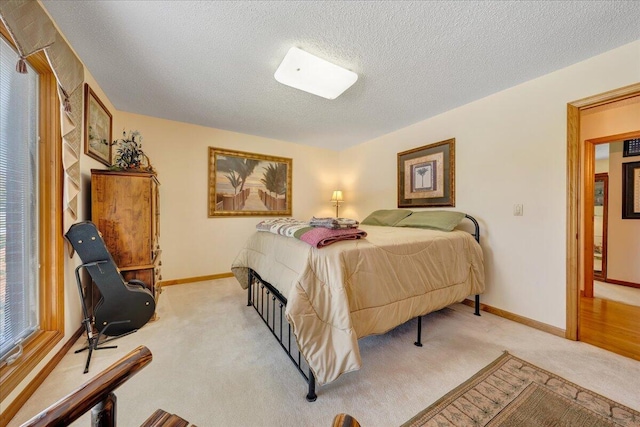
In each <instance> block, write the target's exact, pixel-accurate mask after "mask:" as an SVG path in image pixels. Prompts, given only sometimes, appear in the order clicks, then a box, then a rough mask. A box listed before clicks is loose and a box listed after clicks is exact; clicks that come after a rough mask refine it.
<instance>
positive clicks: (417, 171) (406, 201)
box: [398, 138, 456, 208]
mask: <svg viewBox="0 0 640 427" xmlns="http://www.w3.org/2000/svg"><path fill="white" fill-rule="evenodd" d="M455 143H456V140H455V138H451V139H447V140H444V141H440V142H436V143H434V144H429V145H424V146H422V147H418V148H413V149H411V150H407V151H403V152H401V153H398V207H399V208H421V207H444V206H451V207H453V206H455V205H456V191H455V190H456V186H455V164H456V163H455Z"/></svg>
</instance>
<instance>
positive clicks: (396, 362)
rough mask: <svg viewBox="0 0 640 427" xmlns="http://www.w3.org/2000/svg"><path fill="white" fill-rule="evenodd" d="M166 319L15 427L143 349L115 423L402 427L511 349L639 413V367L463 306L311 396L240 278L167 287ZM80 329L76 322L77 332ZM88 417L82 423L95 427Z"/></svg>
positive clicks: (69, 368)
mask: <svg viewBox="0 0 640 427" xmlns="http://www.w3.org/2000/svg"><path fill="white" fill-rule="evenodd" d="M158 314H159V319H158V320H157V321H155V322H152V323H149V324H148V325H146V326H145V327H144V328H142V329H141V330H140V331H138V332H137V333H135V334H132V335H129V336H127V337H123V338H121V339H119V340H116V341H115V343H117V344H118V348H117V349H115V350H102V351H98V352H96V353H94V356H93V359H92V363H91V369H90V372H89V373H88V374H86V375H83V374H82V369H83V366H84V362H85V359H86V353H80V354H73V351H74V350H75V349H77V348H80V347H81V346H83V345H84V339H81V340H79V341H78V342H77V343H76V345H75V346H74V348H73V349H72V350H71V351H70V352H69V354H67V355H66V356H65V357H64V358H63V360H62V362H61V363H60V364H59V365H58V366H57V367H56V368H55V370H54V371H53V372H52V373H51V375H49V377H48V378H47V379H46V380H45V382H44V383H43V384H42V386H41V387H40V388H39V389H38V390H37V391H36V392H35V394H34V395H33V396H32V397H31V398H30V399H29V401H28V402H27V403H26V404H25V406H24V407H23V408H22V409H21V410H20V412H18V414H17V415H16V417H14V419H13V420H12V421H11V422H10V423H9V426H11V427H13V426H19V425H20V424H21V423H23V422H25V421H26V420H28V419H29V418H31V417H32V416H34V415H35V414H37V413H38V412H39V411H41V410H42V409H44V408H46V407H47V406H48V405H50V404H52V403H54V402H55V401H57V400H58V399H60V398H61V397H63V396H64V395H66V394H67V393H68V392H70V391H72V390H73V389H75V388H76V387H78V386H79V385H80V384H82V383H83V382H85V381H86V380H88V379H89V378H91V377H92V376H94V375H96V374H98V373H99V372H100V371H101V370H102V369H104V368H106V367H107V366H109V365H110V364H112V363H113V362H115V361H116V360H118V359H119V358H120V357H122V356H123V355H125V354H126V353H128V352H129V351H131V350H132V349H134V348H135V347H136V346H138V345H145V346H147V347H148V348H149V349H150V350H151V352H152V353H153V361H152V362H151V364H150V365H149V366H147V367H146V368H144V369H143V370H142V371H141V372H140V373H139V374H137V375H136V376H134V377H132V378H131V379H129V381H127V382H126V383H125V384H124V385H122V386H121V387H120V388H119V389H118V390H116V395H117V398H118V409H117V416H118V423H119V425H120V426H124V427H128V426H138V425H140V424H141V423H142V422H143V421H144V420H145V419H146V418H147V417H148V416H149V415H150V414H151V413H152V412H153V411H154V410H155V409H157V408H162V409H164V410H166V411H168V412H171V413H176V414H178V415H180V416H181V417H183V418H185V419H187V420H189V421H190V422H192V423H194V424H196V425H198V426H199V427H207V426H265V427H266V426H323V427H328V426H330V425H331V422H332V420H333V417H334V416H335V414H337V413H339V412H346V413H349V414H351V415H353V416H354V417H355V418H357V419H358V421H360V423H361V424H362V426H363V427H374V426H385V427H387V426H398V425H400V424H402V423H403V422H405V421H407V420H409V419H410V418H411V417H413V416H414V415H415V414H417V413H418V412H420V411H421V410H423V409H424V408H426V407H427V406H428V405H429V404H431V403H433V402H434V401H435V400H437V399H438V398H440V397H441V396H442V395H444V394H446V393H447V392H448V391H450V390H451V389H453V388H455V387H456V386H457V385H459V384H460V383H462V382H463V381H465V380H466V379H468V378H469V377H471V376H472V375H474V374H475V373H476V372H477V371H479V370H480V369H482V368H483V367H484V366H486V365H487V364H489V363H490V362H492V361H493V360H494V359H496V358H497V357H498V356H500V354H502V352H503V351H504V350H507V351H509V352H510V353H511V354H513V355H515V356H517V357H520V358H522V359H525V360H527V361H529V362H531V363H534V364H536V365H537V366H539V367H541V368H543V369H546V370H549V371H552V372H554V373H556V374H558V375H560V376H563V377H564V378H566V379H567V380H569V381H572V382H575V383H577V384H579V385H581V386H583V387H585V388H588V389H591V390H593V391H595V392H596V393H600V394H602V395H604V396H606V397H608V398H610V399H613V400H616V401H618V402H620V403H622V404H624V405H627V406H629V407H630V408H633V409H636V410H640V387H638V382H637V379H638V378H640V362H638V361H635V360H632V359H628V358H625V357H622V356H619V355H616V354H614V353H610V352H608V351H605V350H602V349H599V348H597V347H593V346H591V345H588V344H584V343H579V342H572V341H569V340H566V339H563V338H559V337H556V336H553V335H550V334H547V333H544V332H541V331H538V330H535V329H531V328H529V327H526V326H523V325H520V324H518V323H514V322H511V321H509V320H506V319H503V318H500V317H496V316H493V315H491V314H488V313H484V312H483V313H482V317H480V318H478V317H476V316H473V314H472V308H471V307H467V306H465V305H462V304H455V305H453V306H451V307H449V308H446V309H444V310H441V311H439V312H436V313H432V314H430V315H428V316H427V317H426V318H425V319H424V322H423V342H424V347H422V348H418V347H415V346H414V345H413V341H414V340H415V336H414V335H415V328H416V321H415V320H414V321H411V322H409V323H407V324H405V325H403V326H400V327H398V328H396V329H394V330H393V331H390V332H389V333H387V334H385V335H381V336H373V337H367V338H364V339H361V340H360V349H361V355H362V359H363V367H362V369H361V370H360V371H357V372H353V373H349V374H346V375H343V376H342V377H341V378H339V379H338V380H337V381H335V382H334V383H332V384H330V385H327V386H323V387H320V388H319V391H318V400H317V401H316V402H314V403H307V402H306V401H305V399H304V396H305V393H306V384H305V383H304V381H303V379H302V377H301V376H300V374H299V373H298V372H297V371H296V369H295V368H294V367H293V365H292V364H291V362H290V361H289V360H288V359H287V356H286V355H285V354H284V352H283V351H282V350H281V349H280V347H279V344H278V343H277V342H276V341H275V340H274V339H273V337H272V336H271V333H270V332H269V331H268V330H267V328H266V326H265V325H264V324H263V323H262V321H261V320H260V319H259V317H258V315H257V314H256V313H255V312H254V310H253V309H252V308H251V307H247V306H246V294H245V292H244V291H242V289H241V288H240V286H239V285H238V284H237V282H236V281H235V279H232V278H229V279H221V280H216V281H207V282H199V283H192V284H184V285H179V286H171V287H165V288H164V292H163V293H162V295H161V297H160V301H159V305H158ZM78 326H79V325H78ZM89 424H90V422H89V415H85V416H84V417H83V418H81V419H80V420H78V421H77V422H76V423H74V425H77V426H80V425H82V426H87V425H89Z"/></svg>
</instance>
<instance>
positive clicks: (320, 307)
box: [231, 209, 485, 401]
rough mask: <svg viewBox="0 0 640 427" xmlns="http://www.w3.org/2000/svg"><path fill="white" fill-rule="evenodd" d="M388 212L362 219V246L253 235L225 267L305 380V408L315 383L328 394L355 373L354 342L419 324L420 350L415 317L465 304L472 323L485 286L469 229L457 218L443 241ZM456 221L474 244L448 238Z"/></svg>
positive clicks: (437, 233)
mask: <svg viewBox="0 0 640 427" xmlns="http://www.w3.org/2000/svg"><path fill="white" fill-rule="evenodd" d="M398 211H400V212H398ZM380 212H385V211H376V212H374V213H372V215H374V214H375V213H380ZM386 212H387V216H384V215H382V216H381V217H382V220H381V221H375V220H374V221H371V220H370V221H367V220H368V219H369V218H370V217H372V215H370V216H369V217H367V219H365V220H364V221H363V222H362V224H361V225H360V227H359V229H360V230H363V231H364V232H365V233H366V238H364V239H359V240H346V241H339V242H336V243H333V244H331V245H329V246H326V247H323V248H320V249H319V248H317V247H314V246H311V245H309V244H307V243H305V242H303V241H301V240H297V239H294V238H290V237H284V236H280V235H276V234H272V233H267V232H264V231H256V232H255V233H254V234H253V235H252V236H251V237H250V238H249V239H248V240H247V242H246V243H245V245H244V247H243V248H242V250H241V251H240V253H239V254H238V256H237V257H236V259H235V261H234V262H233V265H232V268H231V270H232V272H233V273H234V275H235V277H236V278H237V279H238V281H239V282H240V284H241V286H242V287H243V288H245V289H247V305H252V306H253V307H254V308H255V309H256V311H258V313H259V314H260V315H261V317H262V319H263V320H264V321H265V323H266V324H267V325H268V326H269V328H270V329H271V332H272V334H273V335H274V336H275V337H276V339H277V340H278V341H279V342H280V345H281V346H282V348H283V349H284V350H285V351H286V352H287V354H288V355H289V358H290V359H291V360H292V361H293V362H294V364H295V365H296V367H297V368H298V370H299V371H300V373H301V374H302V375H303V376H304V377H305V379H306V380H307V382H308V385H309V390H308V393H307V400H309V401H313V400H315V398H316V393H315V383H316V382H317V383H318V384H320V385H322V384H327V383H329V382H332V381H334V380H336V379H337V378H338V377H340V376H341V375H343V374H345V373H347V372H352V371H355V370H358V369H359V368H360V367H361V359H360V351H359V347H358V339H359V338H362V337H365V336H368V335H373V334H383V333H385V332H387V331H389V330H391V329H393V328H395V327H397V326H399V325H401V324H403V323H405V322H407V321H409V320H411V319H414V318H416V317H417V318H418V339H417V341H416V345H421V338H420V334H421V316H424V315H426V314H428V313H430V312H433V311H436V310H440V309H442V308H444V307H446V306H448V305H450V304H452V303H455V302H459V301H462V300H464V299H465V298H466V297H468V296H470V295H475V300H476V313H475V314H477V315H479V311H478V310H479V308H478V307H479V294H481V293H482V292H484V288H485V284H484V266H483V256H482V250H481V248H480V245H479V238H480V236H479V227H478V223H477V221H476V220H475V219H474V218H472V217H470V216H468V215H465V214H461V213H458V214H459V216H458V220H457V221H456V220H454V221H449V223H448V224H447V227H445V228H446V229H447V230H448V229H449V228H450V229H451V231H444V229H432V228H430V227H426V228H425V227H424V221H423V219H421V218H419V217H420V216H421V214H423V215H427V216H429V215H432V214H433V212H429V213H422V212H420V213H417V212H411V211H407V210H399V209H398V210H390V211H386ZM389 212H390V213H389ZM441 212H448V211H441ZM391 214H393V215H391ZM416 214H417V215H416ZM390 215H391V217H392V218H390V217H389V216H390ZM413 215H415V216H414V218H412V219H411V220H409V218H410V217H411V216H413ZM447 215H449V216H450V214H447ZM378 217H380V215H378ZM396 217H402V219H400V220H399V221H396V219H397V218H396ZM463 218H467V219H469V220H470V221H472V223H473V225H474V232H473V233H472V234H471V233H469V232H467V231H463V230H458V229H453V227H455V225H456V224H457V223H458V222H460V220H461V219H463ZM374 219H375V218H374ZM429 224H430V222H429ZM451 225H453V226H451ZM416 227H418V228H416ZM283 318H284V319H283ZM307 368H308V369H307Z"/></svg>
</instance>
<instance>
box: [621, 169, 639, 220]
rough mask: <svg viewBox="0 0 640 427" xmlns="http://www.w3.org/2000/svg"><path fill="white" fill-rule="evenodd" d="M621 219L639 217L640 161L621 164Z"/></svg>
mask: <svg viewBox="0 0 640 427" xmlns="http://www.w3.org/2000/svg"><path fill="white" fill-rule="evenodd" d="M622 219H640V162H631V163H623V164H622Z"/></svg>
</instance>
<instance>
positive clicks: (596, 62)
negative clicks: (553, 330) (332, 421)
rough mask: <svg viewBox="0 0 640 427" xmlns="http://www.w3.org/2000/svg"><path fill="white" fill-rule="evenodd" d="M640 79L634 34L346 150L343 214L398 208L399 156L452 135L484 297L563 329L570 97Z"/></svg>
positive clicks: (460, 203)
mask: <svg viewBox="0 0 640 427" xmlns="http://www.w3.org/2000/svg"><path fill="white" fill-rule="evenodd" d="M639 80H640V41H636V42H634V43H631V44H628V45H625V46H622V47H620V48H618V49H615V50H612V51H609V52H607V53H604V54H602V55H599V56H596V57H593V58H591V59H588V60H586V61H583V62H581V63H578V64H575V65H573V66H570V67H567V68H565V69H562V70H559V71H556V72H553V73H551V74H548V75H545V76H543V77H540V78H537V79H535V80H531V81H528V82H526V83H523V84H521V85H518V86H516V87H513V88H510V89H507V90H505V91H502V92H499V93H496V94H493V95H491V96H488V97H486V98H484V99H481V100H478V101H475V102H472V103H470V104H467V105H464V106H462V107H459V108H456V109H454V110H451V111H448V112H446V113H443V114H441V115H439V116H436V117H433V118H431V119H427V120H424V121H422V122H419V123H416V124H414V125H411V126H409V127H406V128H403V129H400V130H398V131H396V132H393V133H390V134H388V135H385V136H382V137H380V138H377V139H374V140H371V141H369V142H366V143H364V144H361V145H358V146H357V147H353V148H351V149H347V150H344V151H343V152H341V153H340V159H341V169H342V170H344V171H346V172H345V173H344V174H343V175H342V176H343V188H344V190H345V196H346V197H351V198H355V200H356V205H355V206H352V207H351V208H349V209H345V214H346V215H353V216H355V217H357V218H363V217H364V216H366V215H367V214H368V213H369V212H371V211H373V210H375V209H383V208H394V207H396V191H397V190H396V186H397V183H396V173H397V171H396V169H397V167H396V160H397V153H398V152H401V151H404V150H407V149H411V148H414V147H419V146H422V145H427V144H431V143H434V142H438V141H442V140H445V139H448V138H456V207H455V209H456V210H460V211H464V212H467V213H469V214H471V215H473V216H475V217H476V219H477V220H478V221H479V222H480V226H481V234H482V246H483V250H484V255H485V263H486V273H487V292H486V294H485V295H484V296H483V302H485V303H487V304H489V305H491V306H493V307H496V308H500V309H503V310H506V311H509V312H512V313H515V314H518V315H521V316H525V317H528V318H531V319H534V320H538V321H540V322H544V323H547V324H549V325H553V326H556V327H559V328H562V329H564V328H565V327H566V323H565V322H566V318H565V313H566V296H565V292H566V206H567V198H566V183H567V180H566V173H567V172H566V169H567V163H566V151H567V137H566V127H567V103H569V102H572V101H575V100H578V99H582V98H586V97H588V96H591V95H595V94H599V93H602V92H606V91H608V90H612V89H615V88H619V87H623V86H627V85H630V84H633V83H637V82H638V81H639ZM516 203H522V204H524V216H521V217H515V216H513V205H514V204H516Z"/></svg>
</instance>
